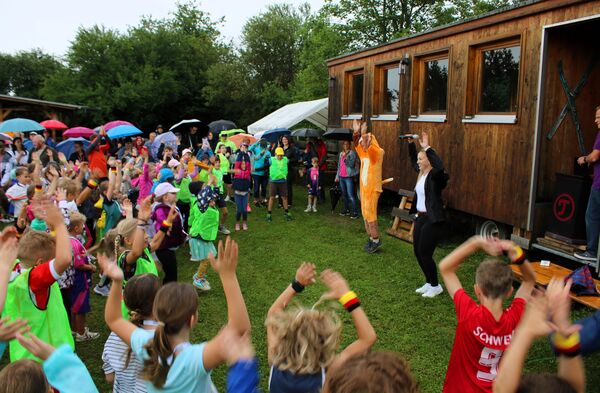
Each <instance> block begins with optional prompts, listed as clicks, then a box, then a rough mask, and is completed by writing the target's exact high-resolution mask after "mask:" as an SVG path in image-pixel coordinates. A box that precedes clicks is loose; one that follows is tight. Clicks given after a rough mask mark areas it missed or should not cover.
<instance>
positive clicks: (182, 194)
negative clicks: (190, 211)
mask: <svg viewBox="0 0 600 393" xmlns="http://www.w3.org/2000/svg"><path fill="white" fill-rule="evenodd" d="M190 183H191V180H190V179H189V178H188V177H187V176H186V177H184V178H182V179H181V181H180V182H173V184H175V187H177V188H179V192H178V193H177V200H178V201H179V202H183V203H190V201H191V200H192V193H191V192H190Z"/></svg>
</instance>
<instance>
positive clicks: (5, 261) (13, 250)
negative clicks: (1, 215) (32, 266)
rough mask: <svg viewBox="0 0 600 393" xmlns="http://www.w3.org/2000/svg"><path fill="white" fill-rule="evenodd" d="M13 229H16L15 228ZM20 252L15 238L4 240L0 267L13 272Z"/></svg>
mask: <svg viewBox="0 0 600 393" xmlns="http://www.w3.org/2000/svg"><path fill="white" fill-rule="evenodd" d="M11 228H13V229H14V228H15V227H11ZM4 232H5V231H2V233H4ZM14 232H15V234H16V230H14ZM11 233H12V232H11ZM18 251H19V247H18V244H17V238H16V237H15V236H13V237H8V238H7V239H6V240H2V243H0V265H6V266H7V267H8V268H9V270H12V267H13V265H14V263H15V260H16V259H17V253H18ZM0 341H2V340H0Z"/></svg>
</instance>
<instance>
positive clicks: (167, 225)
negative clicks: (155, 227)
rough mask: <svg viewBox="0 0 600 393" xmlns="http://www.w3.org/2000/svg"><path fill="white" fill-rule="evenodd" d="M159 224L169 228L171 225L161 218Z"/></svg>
mask: <svg viewBox="0 0 600 393" xmlns="http://www.w3.org/2000/svg"><path fill="white" fill-rule="evenodd" d="M161 225H164V226H166V227H167V228H171V227H172V226H173V224H170V223H168V222H167V220H163V222H162V224H161Z"/></svg>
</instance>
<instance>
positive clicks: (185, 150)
mask: <svg viewBox="0 0 600 393" xmlns="http://www.w3.org/2000/svg"><path fill="white" fill-rule="evenodd" d="M187 153H190V154H192V151H191V150H190V149H183V151H182V152H181V155H182V156H185V155H186V154H187Z"/></svg>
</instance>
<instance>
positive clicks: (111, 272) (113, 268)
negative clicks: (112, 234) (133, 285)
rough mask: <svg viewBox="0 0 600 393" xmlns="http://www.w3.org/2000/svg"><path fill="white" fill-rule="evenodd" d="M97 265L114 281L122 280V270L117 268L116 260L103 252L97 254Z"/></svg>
mask: <svg viewBox="0 0 600 393" xmlns="http://www.w3.org/2000/svg"><path fill="white" fill-rule="evenodd" d="M115 258H116V256H115ZM98 265H99V266H100V269H102V272H103V273H104V274H105V275H106V276H107V277H108V278H110V279H112V280H114V281H123V278H124V275H123V270H121V269H120V268H119V266H118V265H117V263H116V261H114V260H112V259H110V258H109V257H107V256H106V255H104V254H98Z"/></svg>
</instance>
